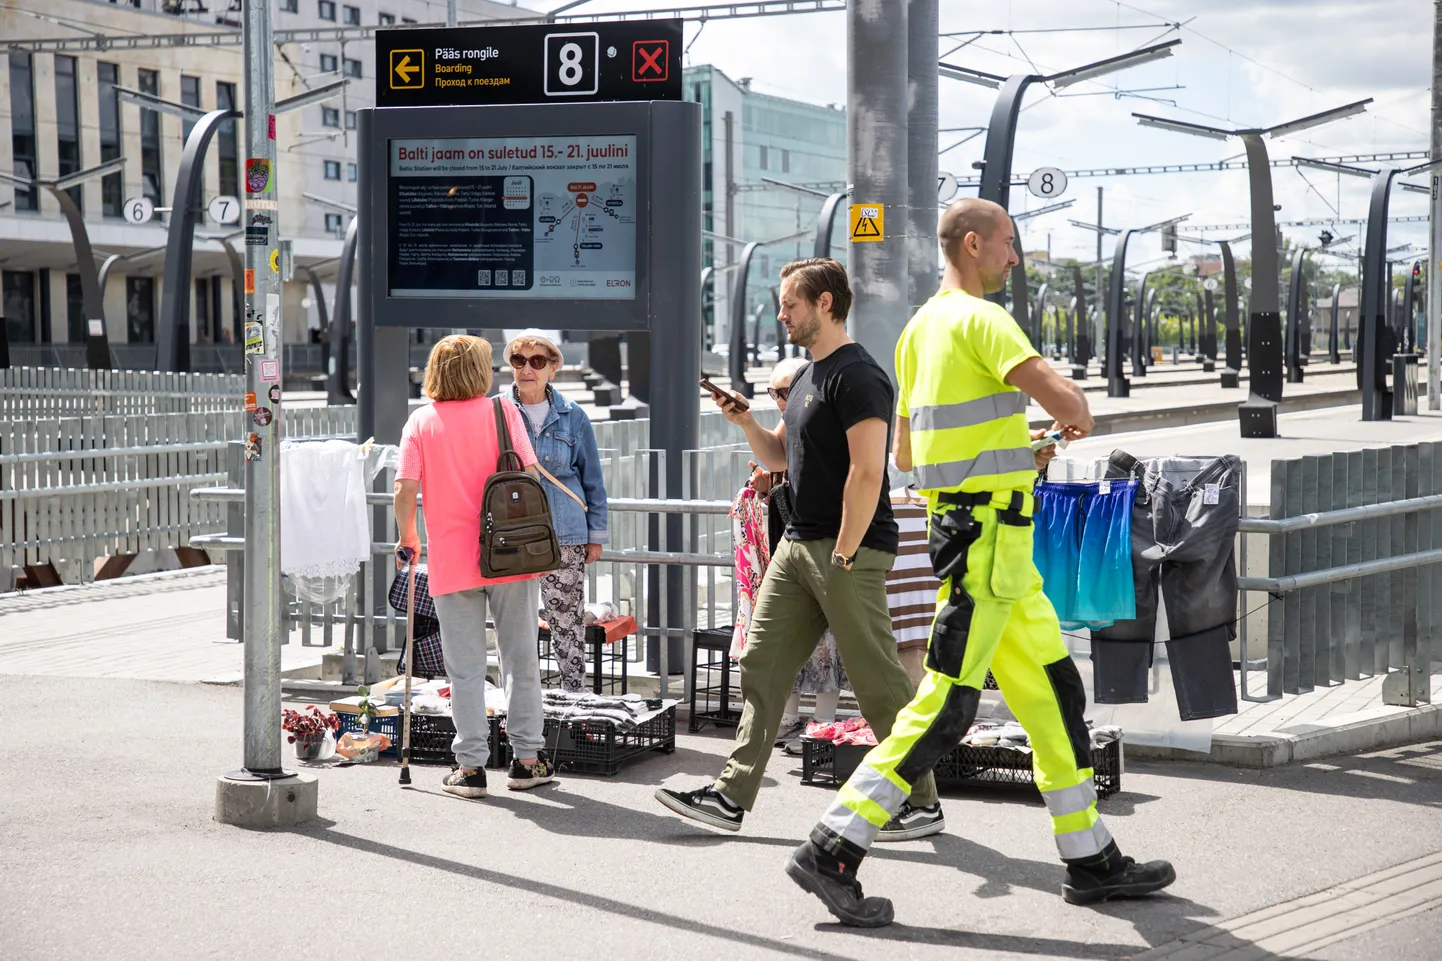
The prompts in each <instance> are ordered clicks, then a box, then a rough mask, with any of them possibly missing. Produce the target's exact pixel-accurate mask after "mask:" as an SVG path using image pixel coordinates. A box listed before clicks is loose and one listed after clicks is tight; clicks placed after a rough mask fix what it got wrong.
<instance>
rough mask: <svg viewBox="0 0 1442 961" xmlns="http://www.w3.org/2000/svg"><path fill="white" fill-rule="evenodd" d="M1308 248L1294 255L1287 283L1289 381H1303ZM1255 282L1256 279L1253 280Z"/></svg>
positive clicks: (1293, 382) (1290, 382) (1295, 382)
mask: <svg viewBox="0 0 1442 961" xmlns="http://www.w3.org/2000/svg"><path fill="white" fill-rule="evenodd" d="M1306 260H1307V248H1306V247H1299V248H1297V252H1296V253H1295V254H1293V255H1292V277H1291V282H1290V283H1289V284H1288V285H1287V383H1289V384H1300V383H1301V382H1302V313H1303V312H1304V311H1305V310H1306V299H1307V294H1306V288H1305V286H1304V282H1303V280H1302V268H1303V266H1304V265H1305V264H1306ZM1253 283H1255V281H1253Z"/></svg>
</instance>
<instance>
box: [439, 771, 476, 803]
mask: <svg viewBox="0 0 1442 961" xmlns="http://www.w3.org/2000/svg"><path fill="white" fill-rule="evenodd" d="M441 790H442V791H445V792H446V793H447V794H454V795H455V796H456V797H463V798H468V799H469V800H472V801H475V800H479V799H480V798H483V797H485V796H486V772H485V771H483V770H481V769H480V768H474V769H471V768H464V767H458V768H456V769H455V770H454V771H452V772H451V773H450V774H448V775H446V779H445V780H444V781H442V782H441Z"/></svg>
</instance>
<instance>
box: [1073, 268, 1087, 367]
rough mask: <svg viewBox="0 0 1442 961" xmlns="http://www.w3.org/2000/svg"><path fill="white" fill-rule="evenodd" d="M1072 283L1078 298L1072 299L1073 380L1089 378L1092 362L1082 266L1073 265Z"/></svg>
mask: <svg viewBox="0 0 1442 961" xmlns="http://www.w3.org/2000/svg"><path fill="white" fill-rule="evenodd" d="M1071 272H1072V283H1073V285H1074V286H1075V287H1076V298H1075V300H1073V301H1072V318H1071V333H1072V345H1073V347H1072V351H1073V352H1072V358H1071V376H1072V380H1086V379H1087V364H1089V363H1091V355H1092V351H1091V337H1090V335H1089V334H1088V332H1087V306H1086V304H1087V301H1086V287H1085V285H1084V284H1083V282H1082V272H1081V268H1080V267H1073V268H1072V269H1071Z"/></svg>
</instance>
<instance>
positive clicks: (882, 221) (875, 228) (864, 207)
mask: <svg viewBox="0 0 1442 961" xmlns="http://www.w3.org/2000/svg"><path fill="white" fill-rule="evenodd" d="M885 239H886V208H885V207H883V206H882V205H881V204H852V205H851V242H852V243H854V244H857V243H867V242H870V241H874V240H885Z"/></svg>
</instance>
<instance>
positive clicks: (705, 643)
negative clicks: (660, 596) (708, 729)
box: [689, 626, 741, 734]
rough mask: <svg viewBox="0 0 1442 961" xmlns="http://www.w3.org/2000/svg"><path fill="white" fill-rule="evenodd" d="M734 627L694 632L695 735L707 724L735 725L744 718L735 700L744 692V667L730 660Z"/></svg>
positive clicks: (692, 680) (692, 677)
mask: <svg viewBox="0 0 1442 961" xmlns="http://www.w3.org/2000/svg"><path fill="white" fill-rule="evenodd" d="M733 630H734V629H733V628H732V627H730V626H727V627H713V628H702V629H700V630H696V631H692V632H691V719H690V721H689V726H690V731H691V733H692V734H695V733H696V732H697V731H699V730H701V728H702V727H703V726H704V725H706V724H707V723H710V724H714V725H716V726H717V727H735V726H736V725H737V724H738V723H740V721H741V705H740V704H734V703H733V701H734V700H735V699H737V698H739V696H740V694H741V691H740V685H741V669H740V667H738V666H736V665H734V664H732V663H731V635H732V632H733ZM703 672H704V675H705V676H704V677H703V676H702V674H703ZM733 678H734V680H733Z"/></svg>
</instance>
